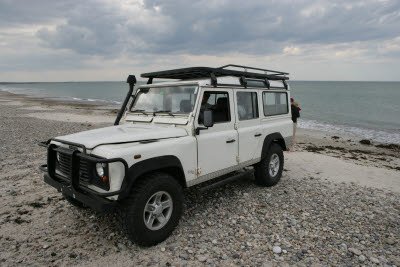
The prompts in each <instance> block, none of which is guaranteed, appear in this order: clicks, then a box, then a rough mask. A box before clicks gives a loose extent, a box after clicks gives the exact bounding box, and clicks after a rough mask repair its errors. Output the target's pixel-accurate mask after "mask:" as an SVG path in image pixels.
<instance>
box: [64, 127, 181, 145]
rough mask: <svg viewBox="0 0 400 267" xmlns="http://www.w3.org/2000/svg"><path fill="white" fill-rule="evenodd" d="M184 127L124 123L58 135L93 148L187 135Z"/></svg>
mask: <svg viewBox="0 0 400 267" xmlns="http://www.w3.org/2000/svg"><path fill="white" fill-rule="evenodd" d="M187 135H188V134H187V132H186V131H185V129H183V128H176V127H173V126H170V127H159V126H158V127H157V126H155V125H143V124H141V125H139V124H123V125H118V126H111V127H106V128H100V129H95V130H89V131H85V132H80V133H75V134H70V135H66V136H61V137H58V139H60V140H65V141H68V142H75V143H79V144H83V145H85V146H86V148H87V149H92V148H94V147H96V146H98V145H101V144H109V143H114V144H116V143H128V142H135V141H141V140H149V139H160V138H161V139H163V138H171V137H183V136H187Z"/></svg>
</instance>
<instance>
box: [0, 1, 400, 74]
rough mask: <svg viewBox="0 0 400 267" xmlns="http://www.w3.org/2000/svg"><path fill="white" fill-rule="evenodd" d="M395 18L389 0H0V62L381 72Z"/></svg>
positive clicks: (58, 67) (389, 59)
mask: <svg viewBox="0 0 400 267" xmlns="http://www.w3.org/2000/svg"><path fill="white" fill-rule="evenodd" d="M398 25H400V1H398V0H354V1H348V0H337V1H312V0H265V1H264V0H257V1H255V0H247V1H245V2H243V1H242V0H240V1H239V0H226V1H224V0H200V1H187V0H143V1H137V0H119V1H117V0H88V1H80V0H63V1H55V0H35V1H28V0H25V1H22V0H0V58H1V60H0V70H1V71H2V72H3V77H5V78H7V77H8V76H7V75H6V74H4V73H6V72H7V71H13V72H14V74H15V75H16V76H18V75H17V73H18V71H25V72H32V73H33V72H35V71H43V72H44V71H52V70H55V71H56V72H58V71H59V72H60V73H61V72H62V71H63V70H64V71H65V72H70V75H71V76H72V75H77V73H78V74H79V73H82V75H81V76H80V77H86V76H84V75H89V74H90V75H95V74H94V73H96V71H95V70H103V71H104V72H103V73H105V71H106V70H110V69H112V70H113V71H114V70H115V71H116V70H117V69H118V70H121V72H122V71H125V70H126V71H127V73H128V72H129V73H131V71H132V70H134V71H135V72H139V71H142V70H143V71H151V70H154V69H155V68H156V69H162V68H170V67H180V66H189V65H194V64H195V65H210V66H213V65H214V66H218V65H224V64H226V63H230V62H232V63H240V64H245V65H246V64H249V65H259V66H260V67H262V66H264V64H265V63H266V62H268V64H271V65H269V66H273V68H275V66H276V67H278V68H282V69H285V70H287V71H290V72H295V71H294V70H291V68H293V69H296V68H297V70H296V73H301V76H303V77H308V76H307V72H310V73H314V72H315V71H316V69H321V72H323V71H322V69H323V68H321V66H327V67H326V68H329V66H331V65H332V64H336V65H337V66H340V69H345V66H348V68H349V69H351V68H354V66H357V67H359V68H360V70H359V72H360V73H364V72H363V71H364V70H367V68H371V66H375V68H376V69H378V68H380V69H384V71H381V73H382V77H383V78H382V79H388V78H387V77H386V76H385V75H386V74H387V73H389V72H390V73H391V71H392V70H394V69H396V68H395V67H394V66H398V64H399V59H400V28H399V26H398ZM305 62H307V64H305ZM371 63H372V64H371ZM325 64H326V65H325ZM345 64H348V65H345ZM354 64H355V65H354ZM264 67H266V66H264ZM271 68H272V67H271ZM84 70H86V72H84ZM368 70H369V71H370V72H371V70H370V69H368ZM92 71H93V72H92ZM83 73H85V74H83ZM91 73H93V74H91ZM391 75H392V76H391V77H394V78H391V79H398V75H397V74H395V73H393V74H391ZM0 77H2V76H1V75H0ZM91 77H94V76H91ZM107 77H109V76H107ZM116 77H119V76H116ZM311 77H313V75H311ZM334 78H335V79H336V78H337V77H334ZM367 78H368V77H367ZM3 79H4V78H3ZM83 79H84V78H83ZM118 79H119V78H118Z"/></svg>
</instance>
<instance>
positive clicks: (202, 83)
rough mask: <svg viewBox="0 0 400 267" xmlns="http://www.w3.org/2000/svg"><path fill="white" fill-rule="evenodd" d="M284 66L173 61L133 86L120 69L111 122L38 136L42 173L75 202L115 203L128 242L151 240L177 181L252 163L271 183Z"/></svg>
mask: <svg viewBox="0 0 400 267" xmlns="http://www.w3.org/2000/svg"><path fill="white" fill-rule="evenodd" d="M238 69H239V70H238ZM287 75H288V73H284V72H279V71H271V70H266V69H258V68H252V67H245V66H238V65H227V66H223V67H220V68H208V67H194V68H184V69H175V70H167V71H159V72H152V73H145V74H142V75H141V77H143V78H148V82H147V84H146V85H141V86H139V88H138V89H137V90H136V93H133V88H134V84H135V83H136V78H135V76H133V75H130V76H129V77H128V81H127V82H128V83H129V92H128V95H127V97H126V98H125V101H124V103H123V105H122V107H121V110H120V112H119V114H118V116H117V118H116V121H115V125H114V126H111V127H106V128H101V129H95V130H90V131H85V132H80V133H75V134H71V135H66V136H60V137H57V138H52V139H50V140H48V141H47V142H43V143H41V145H42V146H45V147H46V148H47V153H48V154H47V155H48V158H47V164H45V165H42V166H41V167H40V169H41V170H43V171H44V172H45V174H44V181H45V182H46V183H48V184H49V185H51V186H53V187H55V188H56V189H58V190H59V191H60V192H62V194H63V195H64V196H65V198H66V199H67V200H68V201H69V202H71V203H72V204H74V205H76V206H88V207H91V208H93V209H94V210H97V211H102V212H112V211H117V216H118V218H119V221H120V222H121V225H122V228H123V230H124V231H125V232H126V234H127V235H128V237H129V238H130V239H131V240H132V241H134V242H136V243H137V244H139V245H142V246H151V245H155V244H157V243H159V242H161V241H163V240H165V239H166V238H167V237H168V236H169V235H170V234H171V232H172V231H173V229H174V228H175V227H176V226H177V224H178V221H179V219H180V217H181V214H182V207H183V201H184V200H183V193H182V190H183V189H184V188H188V187H191V186H194V185H197V184H200V183H203V182H206V181H208V182H207V183H205V184H206V187H207V188H209V187H214V186H216V185H220V184H223V183H226V182H227V181H231V180H233V179H235V178H238V177H241V176H243V175H248V174H250V173H253V172H254V176H255V181H256V182H257V183H258V184H260V185H262V186H273V185H275V184H276V183H278V181H279V179H280V177H281V175H282V169H283V161H284V157H283V150H287V149H288V148H289V147H290V145H291V140H292V121H291V114H290V112H291V111H290V110H291V109H290V108H289V101H288V99H290V91H289V87H288V84H287V83H286V80H288V77H287ZM155 78H159V79H163V80H167V79H172V80H173V81H169V82H160V83H154V84H153V79H155ZM128 104H129V105H128ZM122 117H123V124H122V125H119V122H120V120H121V118H122ZM248 167H251V168H248ZM211 180H212V181H211ZM203 185H204V184H203ZM238 212H240V210H238Z"/></svg>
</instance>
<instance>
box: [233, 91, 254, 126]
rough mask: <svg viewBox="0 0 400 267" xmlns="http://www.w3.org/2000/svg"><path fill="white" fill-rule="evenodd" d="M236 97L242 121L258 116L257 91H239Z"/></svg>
mask: <svg viewBox="0 0 400 267" xmlns="http://www.w3.org/2000/svg"><path fill="white" fill-rule="evenodd" d="M236 98H237V109H238V110H237V111H238V117H239V120H240V121H243V120H251V119H255V118H258V105H257V93H255V92H237V93H236Z"/></svg>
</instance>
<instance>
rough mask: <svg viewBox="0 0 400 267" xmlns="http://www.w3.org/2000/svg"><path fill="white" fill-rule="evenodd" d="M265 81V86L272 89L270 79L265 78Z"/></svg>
mask: <svg viewBox="0 0 400 267" xmlns="http://www.w3.org/2000/svg"><path fill="white" fill-rule="evenodd" d="M264 83H265V86H266V87H267V88H268V89H271V83H270V82H269V81H268V79H265V80H264Z"/></svg>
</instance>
